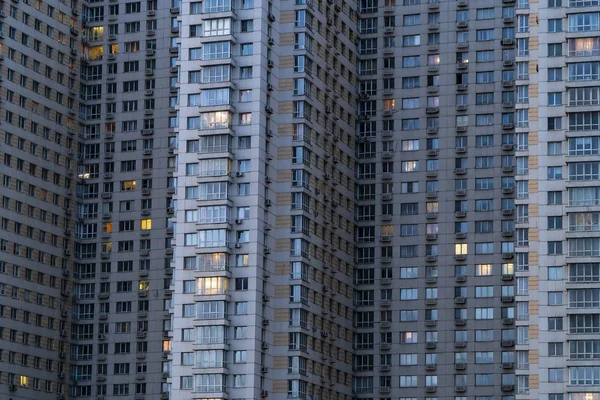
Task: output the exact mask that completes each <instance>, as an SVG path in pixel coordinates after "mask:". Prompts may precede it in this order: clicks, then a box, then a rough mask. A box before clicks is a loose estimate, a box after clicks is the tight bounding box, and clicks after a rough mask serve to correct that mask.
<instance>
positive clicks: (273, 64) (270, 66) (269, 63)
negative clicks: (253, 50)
mask: <svg viewBox="0 0 600 400" xmlns="http://www.w3.org/2000/svg"><path fill="white" fill-rule="evenodd" d="M267 66H268V67H269V68H273V67H274V66H275V63H274V62H273V60H269V61H267Z"/></svg>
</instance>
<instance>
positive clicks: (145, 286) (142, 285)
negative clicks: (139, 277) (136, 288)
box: [140, 281, 150, 290]
mask: <svg viewBox="0 0 600 400" xmlns="http://www.w3.org/2000/svg"><path fill="white" fill-rule="evenodd" d="M140 290H150V281H140Z"/></svg>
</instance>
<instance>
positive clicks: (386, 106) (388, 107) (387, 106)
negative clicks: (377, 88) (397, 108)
mask: <svg viewBox="0 0 600 400" xmlns="http://www.w3.org/2000/svg"><path fill="white" fill-rule="evenodd" d="M394 104H395V103H394V100H393V99H391V100H384V101H383V110H384V111H392V110H394Z"/></svg>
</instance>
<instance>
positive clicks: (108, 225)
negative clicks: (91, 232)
mask: <svg viewBox="0 0 600 400" xmlns="http://www.w3.org/2000/svg"><path fill="white" fill-rule="evenodd" d="M112 231H113V223H112V222H103V223H102V232H104V233H111V232H112Z"/></svg>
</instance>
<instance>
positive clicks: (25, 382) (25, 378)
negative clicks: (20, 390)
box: [19, 376, 27, 386]
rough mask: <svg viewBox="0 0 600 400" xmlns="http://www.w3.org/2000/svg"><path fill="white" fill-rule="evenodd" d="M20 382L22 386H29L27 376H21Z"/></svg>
mask: <svg viewBox="0 0 600 400" xmlns="http://www.w3.org/2000/svg"><path fill="white" fill-rule="evenodd" d="M19 384H20V385H21V386H27V377H26V376H21V377H20V378H19Z"/></svg>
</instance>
